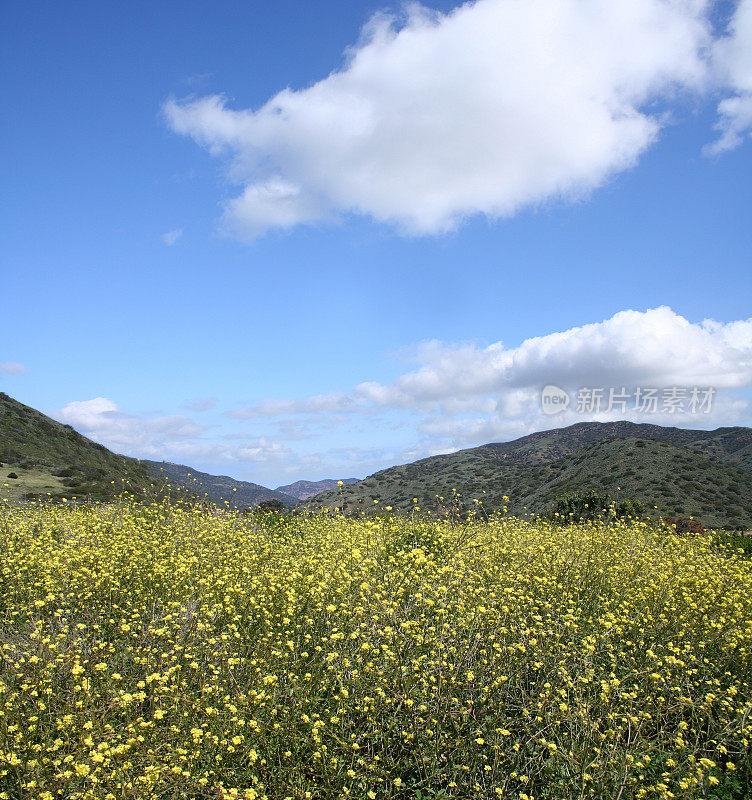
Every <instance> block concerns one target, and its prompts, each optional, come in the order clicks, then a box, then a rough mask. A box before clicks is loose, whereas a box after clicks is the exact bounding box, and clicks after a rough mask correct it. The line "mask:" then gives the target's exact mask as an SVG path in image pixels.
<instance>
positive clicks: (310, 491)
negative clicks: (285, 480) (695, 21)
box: [276, 478, 358, 500]
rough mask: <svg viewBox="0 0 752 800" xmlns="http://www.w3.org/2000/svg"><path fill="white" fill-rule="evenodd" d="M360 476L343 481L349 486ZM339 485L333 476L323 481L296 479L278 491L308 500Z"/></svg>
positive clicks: (278, 488)
mask: <svg viewBox="0 0 752 800" xmlns="http://www.w3.org/2000/svg"><path fill="white" fill-rule="evenodd" d="M357 482H358V478H343V479H342V483H343V485H344V486H349V485H350V484H351V483H357ZM338 486H339V481H335V480H333V479H331V478H325V479H324V480H322V481H295V483H289V484H287V485H286V486H278V487H277V489H276V491H278V492H283V493H284V494H289V495H292V497H294V498H296V499H297V500H308V499H309V498H311V497H315V496H316V495H317V494H321V492H326V491H327V490H329V489H336V488H337V487H338Z"/></svg>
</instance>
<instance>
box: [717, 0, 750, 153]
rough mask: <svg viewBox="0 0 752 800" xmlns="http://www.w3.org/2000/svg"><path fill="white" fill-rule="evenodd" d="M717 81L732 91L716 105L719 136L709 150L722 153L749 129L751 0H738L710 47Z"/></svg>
mask: <svg viewBox="0 0 752 800" xmlns="http://www.w3.org/2000/svg"><path fill="white" fill-rule="evenodd" d="M713 55H714V59H713V60H714V66H715V68H716V70H717V71H718V80H719V82H720V83H721V84H723V85H725V86H727V87H728V88H730V89H731V90H732V91H733V95H732V96H731V97H727V98H726V99H724V100H722V101H721V102H720V104H719V105H718V114H719V117H720V119H719V122H718V125H717V126H716V127H717V128H718V130H719V131H720V133H721V136H720V138H719V139H718V140H717V141H716V142H715V143H714V144H713V145H711V146H710V147H709V148H708V150H709V152H710V153H722V152H724V151H725V150H731V149H732V148H734V147H737V146H738V145H740V144H741V143H742V140H743V138H744V136H745V135H749V134H750V132H751V131H752V0H741V2H740V3H739V6H738V7H737V9H736V12H735V14H734V16H733V19H732V20H731V24H730V26H729V32H728V35H727V36H725V37H724V38H722V39H720V40H719V41H718V42H716V44H715V48H714V53H713Z"/></svg>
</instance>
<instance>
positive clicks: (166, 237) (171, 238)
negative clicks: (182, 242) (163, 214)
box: [162, 228, 183, 247]
mask: <svg viewBox="0 0 752 800" xmlns="http://www.w3.org/2000/svg"><path fill="white" fill-rule="evenodd" d="M182 235H183V229H182V228H175V230H172V231H167V233H163V234H162V242H163V243H164V244H166V245H167V246H168V247H172V246H173V245H174V244H175V243H176V242H177V240H178V239H179V238H180V237H181V236H182Z"/></svg>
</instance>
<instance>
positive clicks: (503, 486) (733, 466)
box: [309, 422, 752, 528]
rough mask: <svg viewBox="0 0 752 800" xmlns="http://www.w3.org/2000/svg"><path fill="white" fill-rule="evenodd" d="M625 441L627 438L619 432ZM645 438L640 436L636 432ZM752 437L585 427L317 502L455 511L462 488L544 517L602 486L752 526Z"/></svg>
mask: <svg viewBox="0 0 752 800" xmlns="http://www.w3.org/2000/svg"><path fill="white" fill-rule="evenodd" d="M619 434H621V435H619ZM632 434H635V435H632ZM750 443H752V431H750V429H748V428H726V429H719V430H718V431H712V432H708V431H687V430H682V429H678V428H662V427H660V426H657V425H634V424H632V423H626V422H625V423H621V422H620V423H580V424H579V425H574V426H571V427H570V428H564V429H560V430H556V431H544V432H541V433H536V434H532V435H531V436H526V437H523V438H522V439H518V440H516V441H514V442H505V443H500V444H490V445H484V446H482V447H476V448H472V449H469V450H461V451H459V452H457V453H451V454H448V455H443V456H434V457H432V458H427V459H422V460H421V461H416V462H414V463H412V464H405V465H402V466H398V467H392V468H390V469H386V470H382V471H380V472H377V473H375V474H374V475H371V476H369V477H368V478H366V479H365V480H363V481H360V482H358V483H355V484H352V485H351V486H344V487H342V488H341V489H338V490H333V491H329V492H325V493H323V494H321V495H318V496H317V497H315V498H313V499H312V500H311V501H309V504H310V505H318V506H322V507H327V508H334V507H340V508H344V510H345V511H348V512H353V511H359V510H361V511H365V510H367V509H371V510H372V509H373V508H374V507H375V506H374V501H375V500H378V501H379V504H380V505H382V506H384V505H390V506H392V507H393V508H396V509H401V510H405V509H408V508H410V507H411V506H412V505H413V498H417V499H418V503H419V505H420V506H421V507H423V508H433V507H438V506H442V505H448V504H449V502H450V500H451V498H452V494H453V490H456V491H457V492H459V494H460V495H461V497H462V499H463V501H464V502H465V503H470V502H472V500H474V499H478V500H480V501H481V502H482V503H483V506H484V508H485V509H487V510H489V511H493V510H496V509H498V508H500V507H501V506H502V505H503V497H504V496H507V497H509V498H510V502H509V504H508V507H509V510H510V511H511V512H512V513H515V514H524V513H541V512H543V511H545V510H546V509H547V508H549V507H550V505H551V504H552V503H553V501H554V500H555V499H556V498H557V497H559V496H561V495H563V494H567V493H569V492H572V491H575V490H583V489H589V488H594V489H597V490H598V491H599V492H610V493H612V494H614V495H619V496H622V497H633V498H636V499H640V500H641V501H642V502H643V503H645V505H646V506H647V507H648V508H649V509H651V510H652V511H653V513H655V514H661V515H671V516H690V515H691V516H694V517H696V518H698V519H700V520H702V522H703V523H704V524H705V525H708V526H732V527H744V528H752V470H750V468H749V465H750V460H749V452H750V450H749V448H750Z"/></svg>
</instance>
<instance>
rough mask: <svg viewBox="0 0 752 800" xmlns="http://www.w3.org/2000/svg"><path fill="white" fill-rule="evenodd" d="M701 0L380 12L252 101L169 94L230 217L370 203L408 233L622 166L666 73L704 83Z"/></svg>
mask: <svg viewBox="0 0 752 800" xmlns="http://www.w3.org/2000/svg"><path fill="white" fill-rule="evenodd" d="M706 14H707V4H706V3H705V2H703V0H629V2H613V0H476V2H468V3H465V4H464V5H461V6H459V7H458V8H456V9H455V10H454V11H452V12H451V13H449V14H445V15H444V14H439V13H434V12H431V11H429V10H427V9H425V8H423V7H421V6H419V5H412V6H410V7H409V11H408V12H407V16H406V18H405V19H404V20H401V21H398V20H396V19H395V18H394V17H392V16H388V15H384V14H380V15H377V16H376V17H374V18H373V19H372V20H371V22H370V23H369V25H368V26H367V28H366V29H365V30H364V33H363V36H362V39H361V42H360V43H359V44H358V45H357V46H356V47H354V48H352V49H351V50H350V51H349V55H348V59H347V61H346V63H345V65H344V66H343V67H342V68H341V69H339V70H337V71H334V72H332V73H331V74H330V75H329V76H328V77H326V78H325V79H323V80H321V81H319V82H318V83H315V84H314V85H312V86H310V87H308V88H305V89H301V90H293V89H289V88H288V89H284V90H283V91H281V92H279V93H278V94H277V95H276V96H274V97H272V98H271V99H270V100H269V101H268V102H267V103H266V104H265V105H263V106H262V107H260V108H258V109H256V110H250V109H247V110H233V109H232V108H230V107H228V103H227V100H226V99H225V98H224V97H221V96H216V95H214V96H208V97H202V98H198V99H192V100H188V101H185V102H177V101H174V100H171V101H169V102H168V103H166V105H165V113H166V116H167V119H168V121H169V124H170V125H171V126H172V128H173V129H174V130H175V131H177V132H179V133H182V134H186V135H189V136H191V137H193V138H194V139H195V140H196V141H197V142H199V143H200V144H201V145H203V146H205V147H206V148H207V149H209V150H210V152H212V153H213V154H215V155H218V156H223V157H227V158H229V160H230V169H229V175H230V177H231V178H232V179H233V180H234V181H236V182H238V183H240V184H241V185H242V186H243V190H242V193H241V194H240V195H239V196H238V197H236V198H235V199H233V200H230V201H229V202H228V203H227V206H226V210H225V216H224V219H225V223H226V225H227V226H228V227H229V228H230V229H231V230H233V231H234V232H235V233H236V234H238V235H240V236H241V237H245V238H249V239H250V238H253V237H255V236H258V235H259V234H261V233H263V232H264V231H266V230H268V229H270V228H278V229H289V228H291V227H293V226H296V225H298V224H301V223H313V222H318V221H321V220H327V219H331V218H336V217H337V216H339V215H341V214H343V213H358V214H364V215H367V216H369V217H371V218H373V219H375V220H377V221H380V222H385V223H388V224H393V225H396V226H397V227H398V228H400V229H402V230H404V231H407V232H410V233H418V234H423V233H435V232H440V231H445V230H448V229H451V228H453V227H455V226H456V225H457V224H458V223H459V222H460V221H461V220H462V219H463V218H465V217H467V216H469V215H474V214H479V213H481V214H486V215H488V216H489V217H491V218H495V217H501V216H505V215H510V214H513V213H515V212H516V211H518V210H519V209H521V208H523V207H525V206H529V205H531V204H538V203H541V202H544V201H548V200H551V199H559V198H568V197H572V196H581V195H583V194H585V193H587V192H590V191H592V190H593V189H595V188H597V187H598V186H600V185H601V184H603V182H604V181H606V180H607V179H608V178H609V177H610V176H612V175H613V174H614V173H617V172H619V171H621V170H624V169H627V168H629V167H630V166H632V165H633V164H634V163H635V161H636V160H637V158H638V157H639V155H640V154H641V153H642V152H643V151H644V150H645V149H646V148H647V147H648V146H649V145H650V144H651V142H653V141H654V139H655V138H656V136H657V134H658V131H659V128H660V124H661V117H660V112H659V111H657V110H653V111H650V110H648V108H649V105H650V103H651V102H652V101H655V100H658V101H665V100H666V99H667V98H668V97H670V95H672V94H673V93H674V92H675V91H676V90H677V89H682V88H689V89H691V90H696V89H698V88H700V87H702V86H704V85H705V84H706V81H707V72H708V61H707V58H706V57H705V53H706V50H707V49H708V47H709V45H710V43H711V34H710V26H709V23H708V21H707V16H706Z"/></svg>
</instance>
